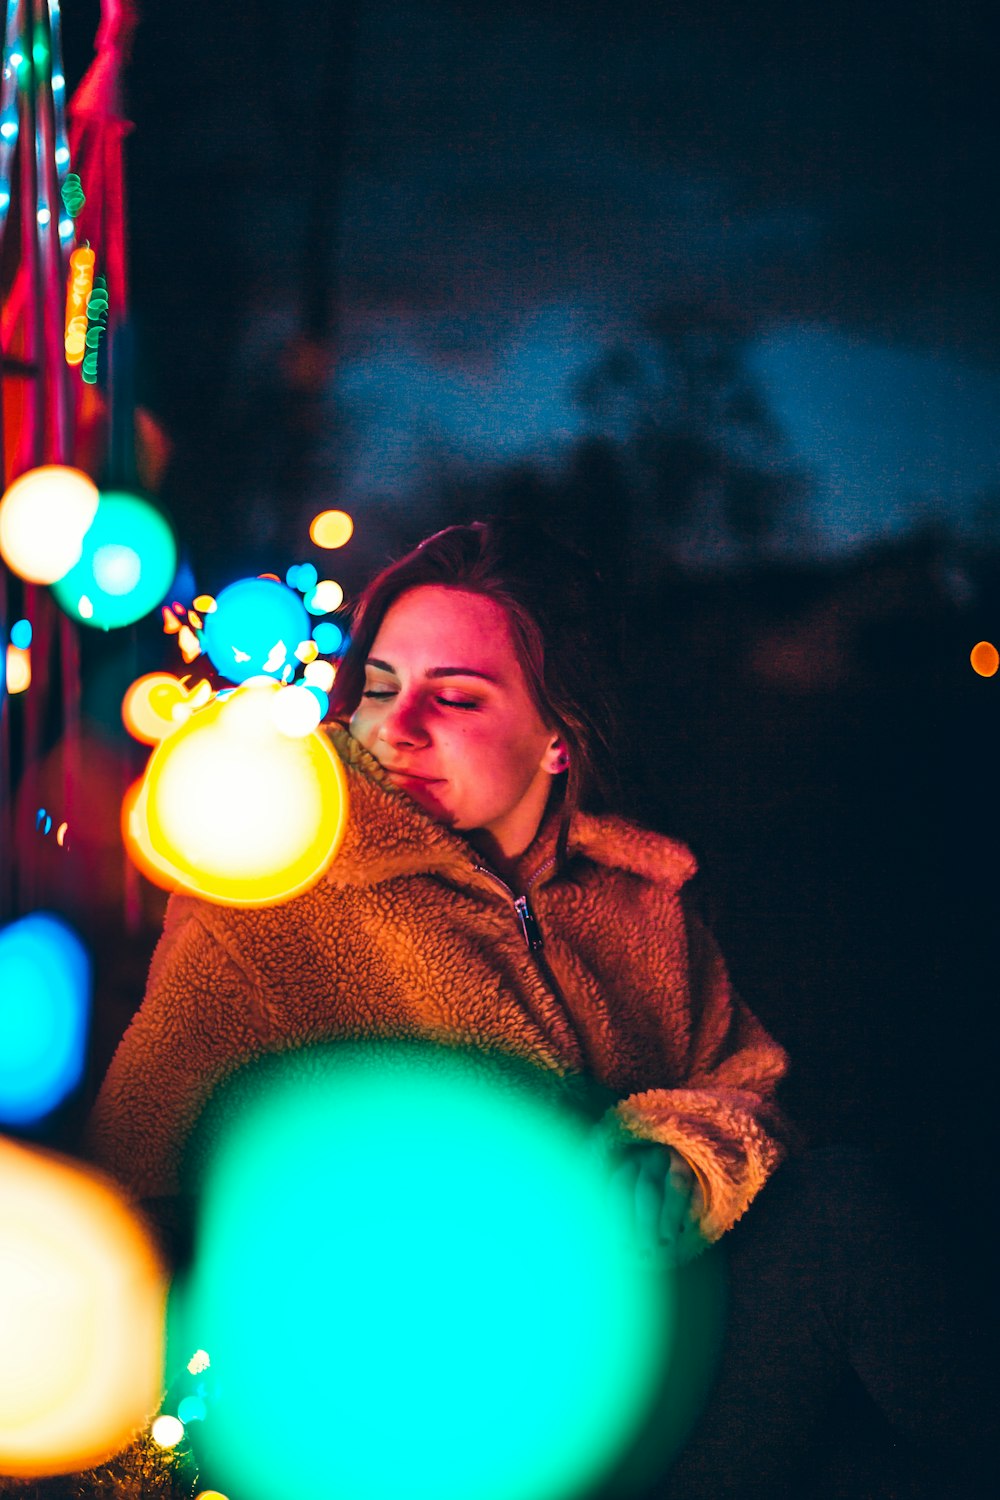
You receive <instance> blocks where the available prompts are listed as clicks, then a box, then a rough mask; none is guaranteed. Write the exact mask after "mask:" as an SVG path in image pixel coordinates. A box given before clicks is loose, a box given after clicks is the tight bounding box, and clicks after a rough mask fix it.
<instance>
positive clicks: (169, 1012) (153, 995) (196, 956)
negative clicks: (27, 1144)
mask: <svg viewBox="0 0 1000 1500" xmlns="http://www.w3.org/2000/svg"><path fill="white" fill-rule="evenodd" d="M199 905H200V903H198V902H197V901H195V900H193V899H191V898H190V897H173V898H171V903H170V906H169V908H168V912H167V920H166V923H165V925H164V931H163V935H162V937H161V938H160V941H159V943H158V945H157V948H156V951H155V953H154V955H153V961H152V964H151V966H150V972H149V981H148V984H147V987H146V994H145V998H144V999H143V1002H142V1005H141V1007H140V1009H139V1011H138V1012H137V1014H136V1015H135V1017H134V1018H133V1020H132V1022H131V1023H130V1025H129V1027H128V1029H127V1031H126V1032H125V1035H124V1036H123V1037H122V1040H121V1042H120V1043H119V1044H118V1048H117V1050H116V1052H115V1055H114V1057H113V1058H112V1060H111V1065H110V1067H109V1068H108V1072H107V1074H106V1076H105V1079H104V1082H103V1084H102V1085H101V1088H100V1091H99V1093H98V1096H97V1101H96V1103H95V1105H94V1109H93V1111H92V1113H91V1116H90V1120H89V1122H88V1126H87V1140H86V1145H87V1149H88V1152H89V1154H90V1155H91V1156H92V1157H93V1158H94V1160H96V1161H97V1162H98V1163H99V1164H100V1165H102V1166H104V1167H105V1168H107V1170H109V1171H110V1172H112V1173H113V1174H114V1175H115V1176H116V1177H117V1178H118V1180H119V1181H120V1182H122V1183H123V1184H124V1185H125V1186H126V1187H127V1188H129V1189H131V1191H132V1192H133V1193H134V1194H135V1195H136V1196H137V1197H139V1198H158V1197H164V1196H170V1195H173V1194H176V1193H177V1192H178V1191H179V1190H180V1187H181V1184H180V1166H181V1159H182V1154H183V1150H184V1146H185V1143H186V1141H187V1137H188V1136H189V1134H190V1132H191V1130H192V1128H193V1126H194V1124H195V1122H196V1121H197V1119H198V1116H199V1114H200V1113H201V1110H202V1108H203V1106H204V1105H205V1103H206V1101H207V1099H208V1098H209V1096H210V1095H211V1093H212V1091H213V1088H214V1086H215V1084H216V1083H217V1082H218V1081H219V1080H220V1079H221V1078H222V1077H224V1076H225V1075H226V1074H228V1073H229V1072H231V1071H232V1070H233V1069H234V1068H236V1067H237V1066H238V1065H239V1064H240V1063H241V1062H243V1061H245V1060H246V1059H248V1058H249V1057H251V1056H254V1055H256V1054H258V1053H259V1052H260V1050H261V1045H262V1040H263V1036H264V1033H265V1031H266V1023H265V1016H266V1009H265V996H264V995H263V994H262V993H261V990H260V986H259V984H258V983H257V982H256V981H255V980H254V979H253V978H252V977H251V975H250V974H248V973H247V972H246V970H245V969H244V967H243V966H242V964H241V962H240V959H239V952H238V948H237V947H236V944H235V942H225V943H224V942H223V941H220V938H219V936H218V935H213V933H212V932H210V931H209V929H208V927H207V926H206V925H205V923H204V922H203V921H202V920H201V918H200V916H199Z"/></svg>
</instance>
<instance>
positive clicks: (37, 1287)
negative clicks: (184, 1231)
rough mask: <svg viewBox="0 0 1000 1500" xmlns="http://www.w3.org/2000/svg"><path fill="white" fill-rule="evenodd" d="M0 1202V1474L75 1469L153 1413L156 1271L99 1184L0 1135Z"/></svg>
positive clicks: (131, 1222)
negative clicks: (0, 1332) (1, 1351)
mask: <svg viewBox="0 0 1000 1500" xmlns="http://www.w3.org/2000/svg"><path fill="white" fill-rule="evenodd" d="M0 1202H2V1203H3V1213H2V1214H0V1328H3V1337H4V1357H3V1360H2V1361H0V1474H5V1475H13V1476H15V1477H20V1478H31V1477H36V1476H43V1475H54V1474H72V1473H77V1472H79V1471H80V1470H82V1469H88V1468H91V1467H92V1466H94V1465H96V1464H100V1463H104V1462H106V1460H107V1459H109V1458H110V1457H111V1456H112V1455H113V1454H114V1453H117V1452H119V1451H120V1449H122V1448H124V1447H125V1446H126V1444H127V1443H128V1442H129V1441H130V1439H131V1437H132V1436H133V1434H134V1432H135V1431H136V1429H137V1428H140V1427H142V1426H144V1424H145V1422H146V1420H147V1418H148V1415H149V1413H150V1411H153V1410H155V1409H156V1406H157V1403H158V1401H159V1399H160V1391H161V1388H162V1387H161V1382H162V1378H163V1327H164V1311H165V1303H166V1290H167V1277H166V1272H165V1269H164V1267H163V1265H162V1263H161V1261H160V1258H159V1256H158V1254H157V1252H156V1250H155V1247H154V1246H153V1243H152V1241H151V1239H150V1236H149V1234H148V1232H147V1230H146V1229H145V1227H144V1225H143V1224H142V1223H141V1222H140V1221H139V1220H138V1219H137V1218H136V1216H135V1215H134V1214H133V1212H132V1210H131V1209H130V1208H129V1207H128V1206H127V1205H126V1203H125V1202H124V1200H123V1198H122V1197H121V1196H120V1195H119V1193H118V1191H117V1189H116V1188H115V1187H114V1186H113V1185H112V1183H111V1182H110V1180H108V1179H106V1178H104V1177H102V1176H100V1175H99V1174H98V1173H96V1172H91V1171H89V1170H87V1169H85V1168H83V1167H82V1166H80V1165H79V1163H76V1162H71V1161H69V1160H67V1159H64V1158H62V1157H58V1156H56V1155H55V1154H54V1153H52V1152H47V1151H41V1150H38V1149H36V1148H28V1147H26V1146H22V1145H18V1144H15V1143H14V1142H13V1141H9V1140H5V1139H4V1138H3V1137H0ZM96 1330H100V1334H99V1337H98V1336H95V1333H96Z"/></svg>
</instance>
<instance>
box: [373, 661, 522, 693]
mask: <svg viewBox="0 0 1000 1500" xmlns="http://www.w3.org/2000/svg"><path fill="white" fill-rule="evenodd" d="M365 666H366V667H376V668H378V670H379V671H380V672H389V673H391V675H392V676H393V677H395V676H396V675H397V674H396V668H395V667H392V666H390V665H389V663H388V662H387V661H379V660H378V658H377V657H375V656H369V658H368V660H367V661H366V662H365ZM427 676H428V677H431V678H435V679H436V678H438V677H481V678H482V679H483V681H484V682H492V683H494V684H496V685H497V686H499V681H500V679H499V678H497V677H493V676H492V675H491V674H490V673H489V672H480V671H479V670H478V669H477V668H476V667H432V668H431V670H430V671H429V672H428V673H427Z"/></svg>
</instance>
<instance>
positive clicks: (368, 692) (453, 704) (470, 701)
mask: <svg viewBox="0 0 1000 1500" xmlns="http://www.w3.org/2000/svg"><path fill="white" fill-rule="evenodd" d="M361 696H362V698H369V699H371V700H372V701H373V702H375V703H384V702H385V701H386V699H388V698H395V696H396V694H395V691H394V690H393V689H392V688H366V689H365V690H364V692H363V693H362V694H361ZM434 701H435V703H440V704H441V707H442V708H458V709H461V710H462V711H463V712H465V713H470V712H474V711H475V710H476V709H477V708H479V707H480V706H481V705H480V704H479V703H478V702H477V701H476V699H474V698H442V697H437V696H436V697H435V699H434Z"/></svg>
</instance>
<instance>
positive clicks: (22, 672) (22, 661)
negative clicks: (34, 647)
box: [4, 643, 31, 694]
mask: <svg viewBox="0 0 1000 1500" xmlns="http://www.w3.org/2000/svg"><path fill="white" fill-rule="evenodd" d="M4 671H5V681H6V684H7V691H8V693H11V694H13V693H24V692H26V691H27V690H28V688H30V686H31V652H30V651H29V650H25V649H23V648H22V647H20V646H15V645H14V644H13V643H11V644H10V645H8V647H7V659H6V661H5V663H4Z"/></svg>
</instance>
